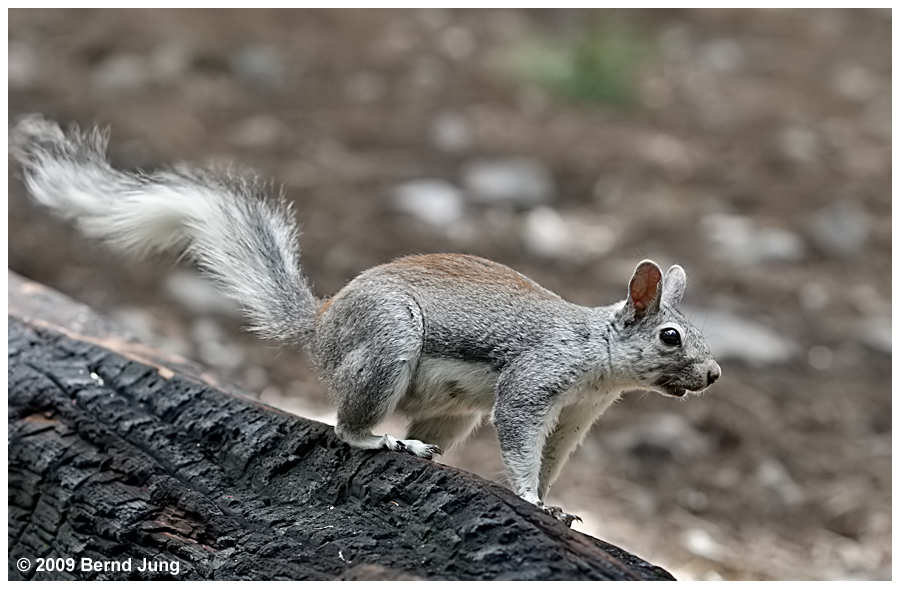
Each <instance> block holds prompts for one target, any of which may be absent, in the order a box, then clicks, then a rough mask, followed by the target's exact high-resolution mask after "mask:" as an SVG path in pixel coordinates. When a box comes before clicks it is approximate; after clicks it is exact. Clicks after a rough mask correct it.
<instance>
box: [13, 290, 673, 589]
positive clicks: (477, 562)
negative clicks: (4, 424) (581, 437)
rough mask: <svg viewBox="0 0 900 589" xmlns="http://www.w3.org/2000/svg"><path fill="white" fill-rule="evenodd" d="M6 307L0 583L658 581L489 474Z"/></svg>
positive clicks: (68, 310) (46, 304) (72, 309)
mask: <svg viewBox="0 0 900 589" xmlns="http://www.w3.org/2000/svg"><path fill="white" fill-rule="evenodd" d="M9 304H10V315H9V319H8V336H9V352H8V361H9V364H8V375H9V385H8V398H9V414H8V419H9V430H8V440H9V442H8V444H9V463H8V472H9V489H8V491H9V501H8V502H9V515H8V525H9V553H8V557H9V579H10V580H14V579H48V580H49V579H122V580H124V579H167V578H169V579H221V580H225V579H253V580H268V579H273V580H274V579H285V580H287V579H293V580H324V579H339V578H344V579H366V578H367V579H375V578H383V579H388V578H393V579H403V578H406V579H411V578H423V579H434V580H453V579H460V580H463V579H465V580H473V579H497V580H500V579H543V580H554V579H556V580H575V579H597V580H600V579H636V580H650V579H671V578H672V577H671V576H670V575H669V574H668V573H666V572H665V571H664V570H662V569H660V568H658V567H655V566H652V565H650V564H648V563H646V562H644V561H642V560H640V559H639V558H637V557H635V556H633V555H630V554H628V553H626V552H625V551H623V550H621V549H618V548H616V547H615V546H612V545H609V544H606V543H604V542H602V541H600V540H597V539H595V538H592V537H590V536H586V535H584V534H581V533H579V532H576V531H573V530H570V529H568V528H566V527H565V526H564V525H563V524H561V523H560V522H558V521H556V520H555V519H553V518H552V517H550V516H548V515H546V514H544V513H543V512H542V511H540V510H538V509H537V508H535V507H534V506H532V505H530V504H528V503H526V502H524V501H522V500H520V499H519V498H518V497H516V496H515V495H514V494H513V493H512V492H511V491H509V490H508V489H505V488H503V487H501V486H499V485H496V484H493V483H490V482H487V481H485V480H483V479H480V478H479V477H476V476H474V475H471V474H469V473H466V472H462V471H459V470H457V469H454V468H450V467H447V466H443V465H440V464H436V463H433V462H429V461H425V460H422V459H419V458H416V457H414V456H411V455H406V454H399V453H395V452H383V451H366V452H363V451H359V450H354V449H352V448H350V447H349V446H347V445H346V444H344V443H342V442H341V441H339V440H338V439H337V438H336V437H335V436H334V432H333V430H332V428H331V427H329V426H326V425H324V424H321V423H317V422H314V421H309V420H306V419H302V418H299V417H296V416H294V415H290V414H287V413H283V412H281V411H278V410H276V409H272V408H270V407H267V406H264V405H262V404H260V403H257V402H254V401H253V400H251V399H248V398H246V397H243V396H241V395H239V394H237V393H236V392H235V389H234V388H233V387H226V386H224V385H222V384H221V383H219V382H218V381H217V380H216V379H215V377H214V376H212V375H209V374H206V373H204V372H203V371H202V370H201V369H199V368H197V367H196V366H194V365H192V364H190V363H188V362H186V361H184V360H179V359H175V358H168V357H166V356H165V355H164V354H161V353H159V352H157V351H154V350H152V349H149V348H145V347H143V346H141V345H140V344H138V343H136V342H134V341H132V340H130V339H129V338H127V337H123V335H122V334H121V331H120V330H118V329H117V328H116V327H115V325H114V324H111V323H109V322H107V321H105V320H103V319H102V318H99V317H97V316H96V315H95V314H92V313H90V312H89V311H88V310H87V309H85V308H84V307H83V306H80V305H78V304H77V303H74V302H72V301H70V300H68V299H65V298H64V297H62V296H61V295H58V294H56V293H53V292H52V291H49V290H47V289H44V288H43V287H40V285H35V284H34V283H29V282H27V281H23V280H21V279H20V278H18V277H16V276H14V275H10V298H9ZM48 314H49V315H51V317H49V318H48V317H46V316H47V315H48ZM38 315H44V317H38ZM85 317H87V319H85ZM76 324H77V325H76ZM85 325H87V326H88V328H87V329H81V328H80V327H84V326H85ZM79 326H80V327H79ZM24 558H27V559H28V561H29V566H28V568H27V569H26V568H25V567H24V565H22V564H21V563H22V561H21V560H20V559H24ZM39 559H43V560H39ZM67 559H70V560H67ZM48 562H52V563H53V564H50V565H49V567H50V568H52V570H47V568H48ZM41 563H43V564H41ZM38 566H42V568H43V569H44V570H42V571H40V570H37V569H38ZM85 566H87V569H85ZM22 569H25V570H22ZM59 569H62V570H59Z"/></svg>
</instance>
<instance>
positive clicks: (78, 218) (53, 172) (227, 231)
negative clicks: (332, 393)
mask: <svg viewBox="0 0 900 589" xmlns="http://www.w3.org/2000/svg"><path fill="white" fill-rule="evenodd" d="M107 141H108V134H107V133H104V132H101V131H100V130H98V129H94V130H92V131H81V130H79V129H78V128H77V127H74V126H73V127H71V128H69V129H68V130H67V131H65V132H63V130H62V129H60V128H59V126H58V125H56V124H55V123H53V122H50V121H47V120H45V119H44V118H42V117H40V116H38V115H31V116H28V117H26V118H24V119H22V120H20V121H19V122H18V123H17V124H16V125H15V126H14V127H13V128H12V129H11V130H10V137H9V147H10V153H11V154H12V155H13V156H14V157H15V158H16V159H17V160H18V161H19V162H20V163H21V164H22V167H23V168H24V171H25V184H26V187H27V188H28V191H29V193H30V194H31V196H32V197H33V198H34V199H35V200H36V201H38V202H39V203H40V204H42V205H44V206H46V207H47V208H49V209H51V210H52V211H53V212H54V213H56V214H57V215H58V216H60V217H62V218H64V219H66V220H68V221H70V222H71V223H72V224H74V225H75V226H76V227H78V229H79V230H81V232H82V233H84V234H85V235H87V236H89V237H92V238H95V239H98V240H101V241H104V242H106V243H107V244H109V245H110V246H112V247H113V248H115V249H116V250H118V251H123V252H126V253H129V254H132V255H137V256H144V255H147V254H150V253H153V252H161V251H166V250H175V251H177V252H178V253H181V252H184V251H186V252H187V253H188V255H190V256H191V257H192V258H193V259H194V260H196V261H197V263H198V264H199V265H200V266H201V268H202V269H203V270H204V271H205V272H206V273H208V274H209V275H210V276H211V277H212V278H213V280H214V281H215V282H216V283H217V284H218V285H219V287H220V288H221V289H222V290H223V291H224V292H225V293H226V294H228V295H230V296H232V297H234V298H236V299H237V300H238V301H239V302H240V303H241V304H242V305H243V306H244V309H245V313H246V314H247V316H248V317H249V319H250V321H251V323H252V324H253V326H254V330H255V331H257V332H258V333H259V334H260V335H262V336H263V337H268V338H273V339H277V340H282V341H285V342H288V343H291V344H297V345H302V344H304V343H306V342H307V341H308V339H309V336H310V335H311V334H312V330H313V322H314V319H315V312H316V308H317V305H318V302H317V301H316V298H315V296H314V295H313V293H312V290H311V289H310V287H309V283H308V281H307V280H306V278H305V276H304V275H303V273H302V271H301V269H300V265H299V249H298V246H297V237H298V231H297V227H296V224H295V222H294V218H293V215H292V213H291V211H290V207H289V206H288V205H287V203H286V202H285V201H284V199H283V198H278V199H270V198H267V196H266V195H267V192H268V188H269V186H267V185H266V184H265V183H263V182H262V181H260V180H259V179H258V178H255V177H247V176H237V175H234V174H231V173H222V174H218V175H217V174H213V173H210V172H208V171H205V170H200V169H196V168H190V167H188V166H184V165H181V166H176V167H174V168H172V169H168V170H161V171H158V172H153V173H149V174H145V173H141V172H138V173H128V172H122V171H119V170H115V169H113V168H112V167H111V166H110V164H109V162H108V161H107V158H106V144H107Z"/></svg>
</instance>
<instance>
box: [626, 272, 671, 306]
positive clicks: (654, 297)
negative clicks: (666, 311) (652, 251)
mask: <svg viewBox="0 0 900 589" xmlns="http://www.w3.org/2000/svg"><path fill="white" fill-rule="evenodd" d="M662 286H663V279H662V270H660V269H659V266H657V265H656V264H655V263H653V262H651V261H650V260H644V261H643V262H641V263H640V264H638V266H637V268H635V270H634V276H632V277H631V282H629V283H628V299H627V300H626V301H625V309H626V311H627V312H628V314H629V315H631V316H633V317H634V318H635V319H641V318H643V317H646V316H647V315H652V314H653V313H656V312H657V311H659V301H660V295H661V294H662Z"/></svg>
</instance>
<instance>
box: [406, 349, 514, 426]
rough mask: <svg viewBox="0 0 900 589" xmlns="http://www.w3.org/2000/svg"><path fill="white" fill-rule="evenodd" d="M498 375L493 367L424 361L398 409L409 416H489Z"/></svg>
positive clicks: (422, 360)
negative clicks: (485, 414) (469, 414)
mask: <svg viewBox="0 0 900 589" xmlns="http://www.w3.org/2000/svg"><path fill="white" fill-rule="evenodd" d="M496 385H497V372H496V371H495V370H493V369H492V368H491V366H490V365H489V364H480V363H473V362H464V361H462V360H453V359H448V358H423V359H421V360H420V361H419V366H418V369H417V370H416V373H415V376H414V377H413V381H412V383H411V386H410V387H409V392H408V393H407V394H406V396H405V397H404V398H403V399H402V400H401V401H400V404H399V405H398V407H397V409H398V410H400V411H401V412H402V413H405V414H406V415H407V416H409V417H425V416H428V415H454V414H465V413H489V412H490V411H491V409H492V408H493V406H494V398H495V396H496Z"/></svg>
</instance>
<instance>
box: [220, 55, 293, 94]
mask: <svg viewBox="0 0 900 589" xmlns="http://www.w3.org/2000/svg"><path fill="white" fill-rule="evenodd" d="M228 66H229V69H230V70H231V73H232V74H233V75H234V76H235V77H236V78H237V79H238V80H240V81H241V82H243V83H244V84H246V85H247V86H251V87H255V88H260V89H280V88H283V87H285V86H286V85H287V74H288V67H287V64H286V63H285V62H284V60H283V59H282V57H281V54H280V53H279V52H278V51H277V50H276V49H275V48H273V47H270V46H268V45H253V46H249V47H244V48H242V49H240V50H238V51H236V52H235V53H233V54H231V55H230V56H229V57H228Z"/></svg>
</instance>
